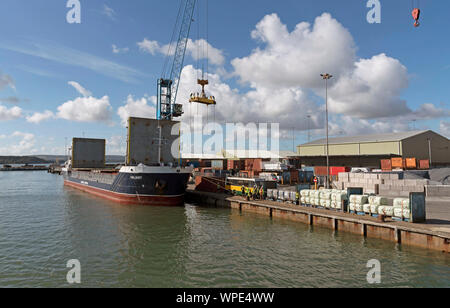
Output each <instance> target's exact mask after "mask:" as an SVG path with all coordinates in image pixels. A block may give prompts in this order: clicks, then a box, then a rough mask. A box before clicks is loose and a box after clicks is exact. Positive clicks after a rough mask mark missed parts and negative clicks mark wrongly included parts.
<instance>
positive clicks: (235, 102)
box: [177, 65, 321, 130]
mask: <svg viewBox="0 0 450 308" xmlns="http://www.w3.org/2000/svg"><path fill="white" fill-rule="evenodd" d="M199 73H200V72H199V71H198V70H195V69H194V68H193V66H191V65H188V66H186V67H184V69H183V71H182V77H181V83H180V88H179V93H178V98H177V103H179V104H183V105H184V112H185V114H184V116H183V117H182V120H183V121H185V122H186V123H187V122H190V121H191V120H190V118H193V117H194V116H196V115H197V114H199V115H202V116H203V118H204V121H205V122H206V117H207V113H208V121H213V120H214V112H213V111H214V109H213V108H214V107H208V108H207V107H206V106H204V105H197V104H191V103H189V102H188V101H189V96H190V93H192V92H200V90H201V88H200V87H199V86H196V87H193V85H195V84H196V83H197V76H198V74H199ZM208 77H209V83H210V84H209V85H208V87H207V88H206V92H207V95H212V96H215V98H216V101H217V106H216V107H215V111H216V112H215V119H216V121H220V122H227V123H231V122H243V123H247V122H257V123H259V122H263V123H271V122H280V126H281V127H282V128H283V127H284V128H288V129H290V128H291V127H294V126H295V127H296V129H299V130H300V129H302V130H303V129H304V130H306V129H307V127H308V123H307V121H302V119H300V118H299V117H301V116H302V115H305V116H306V114H312V115H313V119H312V121H311V123H310V124H311V126H313V125H314V123H315V121H316V120H317V121H319V119H320V117H321V116H320V115H319V113H318V112H317V110H318V108H319V106H317V105H316V104H315V103H314V102H313V101H311V100H310V99H309V98H308V95H307V93H306V92H305V91H303V90H302V89H300V88H296V87H291V88H283V89H279V90H274V89H269V88H265V87H258V88H256V89H253V90H250V91H248V92H244V93H241V92H240V91H239V90H237V89H233V88H231V87H230V86H229V85H228V84H226V83H224V82H223V81H222V79H221V77H220V76H219V75H218V74H209V76H208Z"/></svg>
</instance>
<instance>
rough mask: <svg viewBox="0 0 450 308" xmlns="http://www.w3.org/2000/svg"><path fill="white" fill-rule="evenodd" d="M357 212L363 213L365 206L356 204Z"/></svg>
mask: <svg viewBox="0 0 450 308" xmlns="http://www.w3.org/2000/svg"><path fill="white" fill-rule="evenodd" d="M355 210H356V211H357V212H363V211H364V204H359V203H356V204H355Z"/></svg>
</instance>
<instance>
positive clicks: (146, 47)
mask: <svg viewBox="0 0 450 308" xmlns="http://www.w3.org/2000/svg"><path fill="white" fill-rule="evenodd" d="M137 45H138V46H139V50H140V51H142V52H146V53H149V54H151V55H155V54H156V53H158V52H159V53H163V52H162V49H161V46H160V45H159V43H158V42H157V41H150V40H148V39H146V38H144V40H143V41H142V42H138V43H137Z"/></svg>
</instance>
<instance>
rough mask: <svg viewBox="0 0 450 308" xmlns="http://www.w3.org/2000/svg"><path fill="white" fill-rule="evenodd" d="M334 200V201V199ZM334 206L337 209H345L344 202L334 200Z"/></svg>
mask: <svg viewBox="0 0 450 308" xmlns="http://www.w3.org/2000/svg"><path fill="white" fill-rule="evenodd" d="M332 202H334V201H332ZM334 208H335V209H336V210H343V206H342V202H334Z"/></svg>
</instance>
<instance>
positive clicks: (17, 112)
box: [0, 105, 22, 121]
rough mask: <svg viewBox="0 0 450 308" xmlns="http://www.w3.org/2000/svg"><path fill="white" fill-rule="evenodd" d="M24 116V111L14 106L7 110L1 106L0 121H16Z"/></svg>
mask: <svg viewBox="0 0 450 308" xmlns="http://www.w3.org/2000/svg"><path fill="white" fill-rule="evenodd" d="M21 116H22V109H21V108H19V107H17V106H14V107H12V108H9V109H8V108H6V107H5V106H2V105H0V121H9V120H15V119H18V118H20V117H21Z"/></svg>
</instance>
